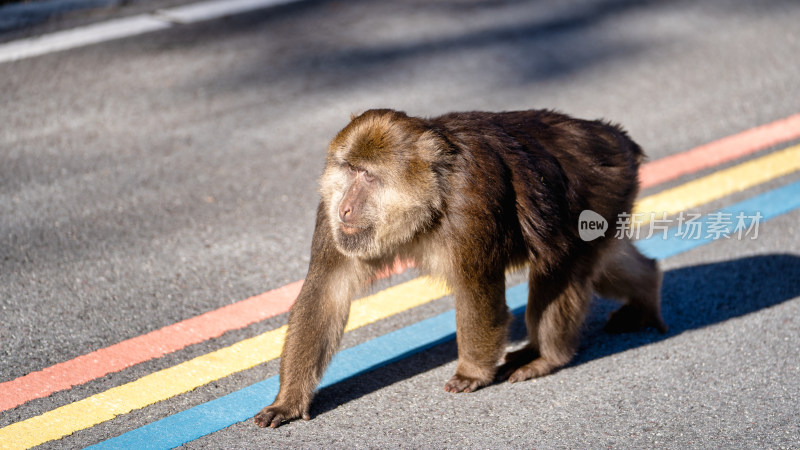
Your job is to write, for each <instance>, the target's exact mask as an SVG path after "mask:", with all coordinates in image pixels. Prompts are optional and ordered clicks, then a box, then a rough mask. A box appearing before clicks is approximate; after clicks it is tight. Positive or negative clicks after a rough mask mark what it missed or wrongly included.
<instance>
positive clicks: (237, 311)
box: [0, 262, 409, 411]
mask: <svg viewBox="0 0 800 450" xmlns="http://www.w3.org/2000/svg"><path fill="white" fill-rule="evenodd" d="M408 266H409V264H408V263H407V262H406V263H403V262H398V263H397V264H395V266H394V267H393V268H391V269H387V271H386V272H385V273H381V274H379V276H378V278H385V277H388V276H390V275H392V274H398V273H401V272H403V271H404V270H405V269H406V268H407V267H408ZM302 285H303V280H300V281H296V282H294V283H289V284H287V285H286V286H283V287H280V288H278V289H274V290H271V291H268V292H264V293H262V294H259V295H256V296H253V297H250V298H248V299H246V300H242V301H239V302H236V303H233V304H230V305H226V306H223V307H222V308H219V309H216V310H213V311H209V312H207V313H204V314H201V315H199V316H195V317H191V318H189V319H186V320H182V321H180V322H177V323H174V324H172V325H168V326H166V327H163V328H160V329H158V330H155V331H151V332H150V333H147V334H143V335H141V336H137V337H134V338H131V339H127V340H124V341H122V342H119V343H117V344H114V345H111V346H109V347H105V348H102V349H99V350H96V351H93V352H91V353H87V354H85V355H82V356H79V357H77V358H73V359H71V360H68V361H65V362H62V363H58V364H54V365H52V366H50V367H47V368H45V369H43V370H39V371H36V372H31V373H29V374H27V375H24V376H21V377H19V378H16V379H13V380H11V381H6V382H4V383H0V411H4V410H7V409H10V408H13V407H15V406H18V405H21V404H23V403H25V402H27V401H30V400H32V399H35V398H41V397H45V396H47V395H50V394H52V393H54V392H57V391H60V390H64V389H70V388H72V387H73V386H77V385H80V384H83V383H87V382H89V381H91V380H94V379H97V378H100V377H103V376H105V375H107V374H109V373H113V372H118V371H120V370H123V369H125V368H128V367H131V366H133V365H135V364H139V363H142V362H145V361H149V360H151V359H155V358H160V357H162V356H164V355H166V354H168V353H172V352H175V351H178V350H180V349H183V348H185V347H188V346H189V345H193V344H198V343H200V342H203V341H207V340H209V339H213V338H215V337H219V336H222V335H223V334H225V333H226V332H228V331H231V330H236V329H240V328H244V327H246V326H248V325H251V324H254V323H256V322H260V321H262V320H265V319H268V318H270V317H274V316H277V315H279V314H283V313H286V312H288V311H289V308H290V307H291V306H292V304H293V303H294V300H295V299H296V298H297V295H298V294H299V293H300V288H301V287H302Z"/></svg>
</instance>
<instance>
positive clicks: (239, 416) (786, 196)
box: [89, 181, 800, 449]
mask: <svg viewBox="0 0 800 450" xmlns="http://www.w3.org/2000/svg"><path fill="white" fill-rule="evenodd" d="M797 208H800V181H799V182H794V183H792V184H789V185H787V186H783V187H781V188H777V189H774V190H772V191H769V192H766V193H764V194H761V195H758V196H755V197H752V198H750V199H748V200H745V201H743V202H739V203H736V204H734V205H731V206H729V207H727V208H724V209H722V210H720V211H718V212H720V213H724V214H737V213H738V212H740V211H754V210H755V211H759V212H760V213H761V215H762V218H763V220H764V221H766V220H769V219H771V218H774V217H777V216H780V215H781V214H784V213H787V212H789V211H792V210H794V209H797ZM676 233H677V230H676V229H673V230H672V231H671V233H670V236H669V238H668V239H660V238H655V237H654V238H651V239H649V240H647V241H639V242H637V243H636V244H637V246H638V247H639V248H640V249H641V250H642V251H643V252H645V253H647V254H649V255H650V256H652V257H655V258H658V259H664V258H666V257H669V256H674V255H676V254H678V253H682V252H685V251H688V250H690V249H694V248H697V247H700V246H702V245H704V244H707V243H709V242H711V240H710V239H698V240H686V239H681V238H680V237H678V236H677V235H676ZM653 244H654V245H653ZM643 247H644V248H643ZM527 297H528V288H527V283H522V284H519V285H517V286H514V287H512V288H509V289H508V290H507V291H506V301H507V303H508V305H509V308H511V309H512V312H513V313H514V314H515V315H519V314H521V313H522V312H523V311H524V310H525V305H526V303H527ZM455 332H456V327H455V310H452V309H451V310H449V311H447V312H445V313H442V314H440V315H438V316H435V317H432V318H429V319H425V320H422V321H420V322H417V323H415V324H413V325H410V326H407V327H405V328H402V329H399V330H397V331H394V332H391V333H388V334H385V335H383V336H379V337H377V338H375V339H372V340H370V341H367V342H365V343H363V344H359V345H357V346H354V347H351V348H349V349H345V350H343V351H341V352H339V353H338V354H337V355H336V356H335V357H334V359H333V361H332V362H331V365H330V367H329V368H328V370H327V371H326V372H325V376H324V377H323V379H322V382H321V383H320V389H322V388H324V387H327V386H331V385H333V384H336V383H338V382H340V381H342V380H345V379H348V378H351V377H355V376H358V375H360V374H363V373H365V372H369V371H371V370H374V369H377V368H378V367H381V366H384V365H387V364H390V363H392V362H395V361H398V360H400V359H403V358H406V357H408V356H411V355H413V354H415V353H419V352H421V351H423V350H425V349H427V348H430V347H432V346H434V345H437V344H440V343H443V342H446V341H450V340H452V339H454V338H455ZM278 386H279V383H278V376H277V375H276V376H273V377H270V378H268V379H266V380H264V381H261V382H258V383H255V384H253V385H250V386H248V387H245V388H243V389H240V390H238V391H236V392H233V393H231V394H228V395H225V396H222V397H219V398H217V399H214V400H211V401H209V402H206V403H203V404H201V405H197V406H195V407H192V408H189V409H187V410H184V411H181V412H179V413H176V414H173V415H171V416H167V417H165V418H163V419H161V420H158V421H156V422H153V423H150V424H147V425H144V426H142V427H140V428H137V429H135V430H132V431H129V432H127V433H125V434H122V435H120V436H117V437H115V438H111V439H109V440H107V441H104V442H101V443H99V444H97V445H94V446H91V447H89V448H92V449H125V448H137V449H169V448H173V447H177V446H179V445H182V444H185V443H187V442H190V441H192V440H194V439H197V438H199V437H201V436H205V435H207V434H211V433H213V432H215V431H219V430H221V429H223V428H226V427H229V426H231V425H233V424H235V423H238V422H242V421H245V420H249V419H250V418H251V417H253V416H254V415H255V414H256V413H257V412H258V411H260V410H261V408H263V407H264V406H266V405H268V404H270V403H271V402H272V400H273V399H274V398H275V396H276V395H277V393H278Z"/></svg>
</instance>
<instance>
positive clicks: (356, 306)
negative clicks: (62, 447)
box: [0, 277, 447, 448]
mask: <svg viewBox="0 0 800 450" xmlns="http://www.w3.org/2000/svg"><path fill="white" fill-rule="evenodd" d="M445 295H447V292H446V290H445V288H444V286H443V284H442V283H437V282H435V281H432V280H431V279H430V278H428V277H419V278H415V279H413V280H411V281H408V282H405V283H402V284H399V285H396V286H392V287H389V288H387V289H385V290H383V291H381V292H379V293H378V294H375V295H371V296H368V297H364V298H362V299H360V300H357V301H355V302H353V304H352V306H351V310H350V311H351V312H350V314H351V318H350V320H349V321H348V323H347V327H346V329H347V330H348V331H349V330H354V329H356V328H359V327H362V326H365V325H368V324H370V323H373V322H376V321H378V320H380V319H383V318H384V317H388V316H391V315H394V314H397V313H400V312H402V311H405V310H408V309H411V308H413V307H415V306H418V305H421V304H423V303H427V302H430V301H432V300H435V299H437V298H441V297H443V296H445ZM285 333H286V325H284V326H282V327H280V328H277V329H274V330H270V331H267V332H265V333H262V334H260V335H258V336H255V337H252V338H249V339H245V340H243V341H240V342H237V343H236V344H233V345H231V346H229V347H225V348H222V349H219V350H216V351H213V352H211V353H207V354H205V355H202V356H198V357H196V358H194V359H191V360H188V361H186V362H183V363H180V364H177V365H175V366H172V367H169V368H167V369H163V370H160V371H157V372H153V373H151V374H149V375H146V376H144V377H142V378H139V379H138V380H135V381H132V382H129V383H126V384H123V385H121V386H117V387H114V388H111V389H109V390H107V391H104V392H101V393H99V394H95V395H93V396H91V397H87V398H85V399H83V400H79V401H76V402H74V403H70V404H68V405H65V406H62V407H59V408H56V409H53V410H51V411H48V412H46V413H44V414H41V415H39V416H35V417H32V418H30V419H26V420H23V421H20V422H17V423H14V424H11V425H8V426H6V427H5V428H0V442H2V443H3V446H4V448H6V447H7V448H30V447H33V446H35V445H39V444H42V443H45V442H48V441H51V440H53V439H58V438H61V437H63V436H67V435H69V434H72V433H74V432H75V431H78V430H83V429H86V428H89V427H92V426H94V425H97V424H99V423H102V422H105V421H108V420H111V419H113V418H114V417H116V416H118V415H120V414H125V413H128V412H130V411H133V410H134V409H139V408H144V407H145V406H148V405H151V404H153V403H156V402H159V401H162V400H165V399H168V398H171V397H174V396H176V395H178V394H182V393H184V392H189V391H191V390H192V389H195V388H197V387H199V386H202V385H204V384H207V383H210V382H211V381H214V380H218V379H220V378H224V377H226V376H229V375H231V374H233V373H236V372H240V371H242V370H246V369H249V368H251V367H255V366H257V365H258V364H261V363H264V362H267V361H271V360H274V359H276V358H278V357H279V356H280V352H281V348H282V347H283V338H284V335H285Z"/></svg>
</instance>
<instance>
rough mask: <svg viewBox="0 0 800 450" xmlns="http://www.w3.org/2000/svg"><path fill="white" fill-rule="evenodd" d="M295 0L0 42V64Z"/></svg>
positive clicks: (210, 8) (199, 6)
mask: <svg viewBox="0 0 800 450" xmlns="http://www.w3.org/2000/svg"><path fill="white" fill-rule="evenodd" d="M296 1H298V0H211V1H205V2H200V3H195V4H191V5H186V6H178V7H174V8H167V9H162V10H159V11H156V12H155V13H153V14H140V15H136V16H131V17H123V18H120V19H112V20H109V21H106V22H100V23H96V24H92V25H86V26H83V27H78V28H73V29H70V30H64V31H56V32H54V33H49V34H45V35H42V36H37V37H33V38H27V39H20V40H17V41H11V42H8V43H5V44H0V63H4V62H8V61H17V60H20V59H25V58H32V57H35V56H41V55H45V54H48V53H53V52H58V51H62V50H69V49H73V48H78V47H84V46H87V45H91V44H98V43H100V42H106V41H111V40H114V39H121V38H126V37H131V36H136V35H139V34H144V33H149V32H152V31H158V30H163V29H166V28H171V27H173V26H174V25H175V24H187V23H195V22H200V21H205V20H212V19H219V18H222V17H227V16H232V15H235V14H241V13H245V12H249V11H255V10H258V9H264V8H269V7H272V6H277V5H283V4H287V3H293V2H296Z"/></svg>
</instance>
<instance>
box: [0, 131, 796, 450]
mask: <svg viewBox="0 0 800 450" xmlns="http://www.w3.org/2000/svg"><path fill="white" fill-rule="evenodd" d="M796 170H800V145H798V146H793V147H790V148H787V149H785V150H781V151H778V152H775V153H772V154H769V155H766V156H762V157H761V158H758V159H755V160H753V161H749V162H746V163H743V164H739V165H737V166H734V167H731V168H729V169H725V170H722V171H719V172H716V173H714V174H711V175H708V176H706V177H703V178H699V179H697V180H694V181H690V182H688V183H686V184H684V185H681V186H678V187H676V188H673V189H669V190H666V191H663V192H661V193H658V194H654V195H652V196H649V197H646V198H643V199H642V200H641V201H639V202H638V203H637V205H636V211H637V212H647V213H649V212H651V211H652V212H657V213H659V214H660V213H661V212H662V211H667V212H668V213H670V214H672V213H677V212H679V211H682V210H684V209H687V208H692V207H695V206H698V205H701V204H703V203H707V202H710V201H712V200H716V199H719V198H722V197H725V196H727V195H729V194H732V193H734V192H738V191H741V190H744V189H747V188H750V187H753V186H755V185H757V184H760V183H763V182H766V181H769V180H772V179H774V178H777V177H780V176H783V175H786V174H788V173H791V172H793V171H796ZM447 294H448V292H447V290H446V288H445V287H444V286H443V284H442V283H441V282H436V281H433V280H431V279H430V278H427V277H421V278H417V279H414V280H411V281H408V282H406V283H402V284H399V285H397V286H393V287H390V288H388V289H385V290H383V291H380V292H378V293H376V294H374V295H371V296H369V297H365V298H363V299H361V300H357V301H355V302H353V304H352V306H351V312H350V320H349V321H348V324H347V327H346V329H347V330H348V331H350V330H353V329H356V328H358V327H361V326H364V325H367V324H369V323H373V322H376V321H378V320H381V319H384V318H386V317H389V316H391V315H393V314H397V313H399V312H402V311H405V310H408V309H411V308H413V307H415V306H419V305H421V304H424V303H427V302H430V301H432V300H434V299H437V298H440V297H443V296H444V295H447ZM285 332H286V327H285V326H283V327H280V328H278V329H275V330H271V331H268V332H266V333H263V334H261V335H259V336H256V337H253V338H250V339H246V340H244V341H241V342H238V343H236V344H234V345H232V346H230V347H226V348H222V349H220V350H217V351H214V352H211V353H208V354H206V355H202V356H199V357H197V358H194V359H192V360H189V361H186V362H184V363H181V364H178V365H176V366H173V367H170V368H167V369H164V370H160V371H158V372H154V373H152V374H150V375H147V376H144V377H142V378H140V379H138V380H136V381H132V382H130V383H127V384H124V385H122V386H119V387H115V388H112V389H109V390H107V391H105V392H102V393H99V394H96V395H93V396H91V397H88V398H86V399H83V400H79V401H77V402H74V403H71V404H69V405H65V406H62V407H60V408H56V409H54V410H52V411H49V412H46V413H44V414H41V415H39V416H35V417H32V418H30V419H27V420H23V421H21V422H17V423H15V424H12V425H9V426H6V427H5V428H0V448H30V447H33V446H35V445H39V444H42V443H44V442H47V441H50V440H53V439H59V438H61V437H64V436H67V435H69V434H72V433H74V432H75V431H78V430H83V429H86V428H89V427H92V426H94V425H97V424H99V423H102V422H105V421H108V420H111V419H113V418H114V417H116V416H118V415H120V414H126V413H128V412H130V411H133V410H135V409H140V408H144V407H145V406H148V405H151V404H154V403H157V402H159V401H162V400H166V399H168V398H171V397H174V396H176V395H179V394H182V393H185V392H189V391H191V390H193V389H195V388H197V387H200V386H203V385H205V384H207V383H210V382H211V381H214V380H217V379H220V378H224V377H226V376H229V375H231V374H233V373H236V372H239V371H242V370H246V369H249V368H252V367H254V366H256V365H258V364H261V363H264V362H267V361H271V360H273V359H275V358H278V357H279V356H280V351H281V348H282V347H283V338H284V335H285Z"/></svg>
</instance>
